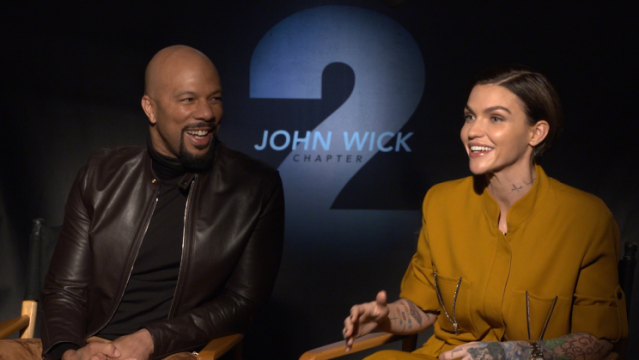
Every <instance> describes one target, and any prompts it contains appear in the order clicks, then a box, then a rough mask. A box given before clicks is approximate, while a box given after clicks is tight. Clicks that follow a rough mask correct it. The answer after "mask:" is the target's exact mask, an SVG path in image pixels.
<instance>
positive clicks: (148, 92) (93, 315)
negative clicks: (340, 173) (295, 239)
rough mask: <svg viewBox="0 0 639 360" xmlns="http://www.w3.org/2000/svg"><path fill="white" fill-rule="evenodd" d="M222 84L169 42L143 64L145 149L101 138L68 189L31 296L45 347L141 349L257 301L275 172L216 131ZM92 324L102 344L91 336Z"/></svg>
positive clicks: (275, 252) (269, 255) (268, 261)
mask: <svg viewBox="0 0 639 360" xmlns="http://www.w3.org/2000/svg"><path fill="white" fill-rule="evenodd" d="M221 95H222V88H221V85H220V79H219V75H218V73H217V70H216V69H215V66H214V65H213V63H212V62H211V61H210V60H209V59H208V58H207V57H206V56H205V55H204V54H202V53H201V52H199V51H197V50H195V49H192V48H189V47H186V46H171V47H168V48H165V49H163V50H161V51H160V52H158V53H157V54H156V55H155V56H154V57H153V59H152V60H151V62H150V63H149V65H148V67H147V70H146V75H145V94H144V96H143V97H142V108H143V109H144V112H145V113H146V115H147V116H148V118H149V132H150V136H149V142H148V144H147V146H146V147H121V148H115V149H106V150H101V151H99V152H97V153H96V154H94V155H93V156H92V157H91V158H90V159H89V161H88V163H87V165H86V166H85V167H84V168H82V169H81V170H80V172H79V174H78V176H77V178H76V180H75V183H74V185H73V188H72V189H71V192H70V195H69V199H68V201H67V205H66V212H65V219H64V225H63V229H62V233H61V236H60V240H59V242H58V245H57V248H56V250H55V254H54V258H53V262H52V264H51V269H50V271H49V274H48V275H47V280H46V285H45V289H44V290H43V294H42V306H43V311H44V319H43V326H42V342H43V354H44V356H45V357H46V358H50V359H60V358H62V359H64V360H75V359H80V360H89V359H100V360H102V359H106V358H107V357H108V358H118V359H129V358H134V359H137V360H146V359H148V358H154V359H155V358H158V359H159V358H164V357H166V356H168V355H170V354H174V353H179V352H188V351H193V350H197V349H200V348H202V347H203V346H204V345H205V344H206V343H207V342H208V341H210V340H212V339H214V338H217V337H221V336H225V335H229V334H232V333H237V332H242V331H243V330H244V329H245V327H246V325H247V323H248V322H249V321H250V320H251V318H252V317H253V316H254V315H255V313H256V312H257V310H258V309H259V308H260V307H261V306H262V305H264V303H265V302H266V301H267V299H268V297H269V296H270V292H271V290H272V287H273V283H274V281H275V276H276V274H277V271H278V268H279V263H280V258H281V252H282V242H283V233H284V201H283V193H282V184H281V180H280V177H279V175H278V173H277V171H276V170H274V169H272V168H270V167H268V166H266V165H264V164H262V163H260V162H258V161H256V160H253V159H251V158H249V157H248V156H246V155H244V154H241V153H239V152H236V151H233V150H230V149H229V148H227V147H226V146H224V144H222V143H221V142H220V141H219V140H218V139H217V138H216V136H215V135H216V133H217V130H218V128H219V126H220V119H221V117H222V102H221V99H220V98H221ZM91 336H98V337H101V338H105V339H108V340H112V342H111V343H107V344H102V343H90V344H88V345H87V344H86V343H85V340H86V339H87V338H88V337H91Z"/></svg>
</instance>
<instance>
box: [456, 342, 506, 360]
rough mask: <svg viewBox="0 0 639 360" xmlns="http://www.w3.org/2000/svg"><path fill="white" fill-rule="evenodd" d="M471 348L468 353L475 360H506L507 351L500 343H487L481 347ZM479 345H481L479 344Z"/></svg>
mask: <svg viewBox="0 0 639 360" xmlns="http://www.w3.org/2000/svg"><path fill="white" fill-rule="evenodd" d="M484 344H485V346H476V347H471V348H469V349H468V350H466V352H467V353H468V355H470V358H471V359H473V360H506V351H504V348H503V347H502V346H501V345H500V344H499V343H498V342H493V341H491V342H487V343H483V344H481V345H484ZM478 345H479V344H478Z"/></svg>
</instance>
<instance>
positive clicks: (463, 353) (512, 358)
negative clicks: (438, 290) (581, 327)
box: [439, 333, 612, 360]
mask: <svg viewBox="0 0 639 360" xmlns="http://www.w3.org/2000/svg"><path fill="white" fill-rule="evenodd" d="M537 343H538V344H539V348H540V350H541V352H542V353H543V356H544V359H545V360H555V359H564V358H566V359H576V358H579V359H584V360H601V359H605V358H606V355H608V354H609V353H610V351H611V350H612V344H611V343H609V342H608V341H606V340H600V339H597V338H596V337H595V336H593V335H591V334H588V333H572V334H567V335H564V336H562V337H558V338H555V339H545V340H541V341H538V342H537ZM531 349H532V348H531V346H530V342H528V341H504V342H497V341H482V342H470V343H468V344H464V345H460V346H458V347H456V348H454V349H452V350H450V351H446V352H444V353H441V354H440V355H439V360H452V359H462V360H477V359H495V360H497V359H502V360H525V359H529V357H530V353H531Z"/></svg>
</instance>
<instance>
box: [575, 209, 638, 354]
mask: <svg viewBox="0 0 639 360" xmlns="http://www.w3.org/2000/svg"><path fill="white" fill-rule="evenodd" d="M606 210H607V209H606ZM600 218H601V219H602V221H601V224H600V226H599V231H596V232H595V234H593V237H592V241H591V243H590V245H589V246H588V248H587V250H586V253H585V256H584V258H583V260H582V265H581V269H580V273H579V278H578V280H577V285H576V287H575V294H574V298H573V310H572V319H571V332H586V333H589V334H593V335H594V336H596V337H597V338H600V339H606V340H609V341H612V342H617V341H619V340H621V339H625V338H626V337H627V336H628V320H627V319H628V318H627V316H626V300H625V295H624V293H623V291H622V290H621V287H620V286H619V279H618V270H617V269H618V265H617V263H618V259H619V229H618V228H617V224H616V223H615V221H614V219H613V217H612V214H611V213H610V211H606V215H605V216H602V217H600Z"/></svg>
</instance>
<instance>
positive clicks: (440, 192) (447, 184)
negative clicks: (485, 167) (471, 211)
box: [424, 176, 475, 202]
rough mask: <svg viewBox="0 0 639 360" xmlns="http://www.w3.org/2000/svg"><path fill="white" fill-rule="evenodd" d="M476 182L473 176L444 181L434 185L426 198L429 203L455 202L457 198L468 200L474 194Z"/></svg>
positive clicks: (425, 200)
mask: <svg viewBox="0 0 639 360" xmlns="http://www.w3.org/2000/svg"><path fill="white" fill-rule="evenodd" d="M474 184H475V181H474V179H473V177H472V176H468V177H465V178H461V179H456V180H449V181H444V182H441V183H439V184H435V185H433V186H432V187H431V188H430V189H429V190H428V192H427V193H426V197H425V198H424V202H429V201H454V200H455V199H456V198H467V197H468V195H469V193H471V192H473V189H474V186H475V185H474Z"/></svg>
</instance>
